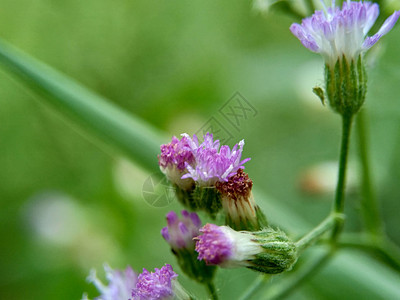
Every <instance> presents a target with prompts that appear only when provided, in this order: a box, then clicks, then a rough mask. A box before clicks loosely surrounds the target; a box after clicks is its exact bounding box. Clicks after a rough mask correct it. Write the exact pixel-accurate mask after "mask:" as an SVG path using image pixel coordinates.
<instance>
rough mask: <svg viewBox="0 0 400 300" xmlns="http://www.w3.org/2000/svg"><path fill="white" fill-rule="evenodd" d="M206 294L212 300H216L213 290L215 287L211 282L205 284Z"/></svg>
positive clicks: (215, 292) (215, 291)
mask: <svg viewBox="0 0 400 300" xmlns="http://www.w3.org/2000/svg"><path fill="white" fill-rule="evenodd" d="M206 287H207V290H208V293H209V294H210V297H211V299H212V300H218V295H217V290H216V289H215V285H214V283H213V282H207V284H206Z"/></svg>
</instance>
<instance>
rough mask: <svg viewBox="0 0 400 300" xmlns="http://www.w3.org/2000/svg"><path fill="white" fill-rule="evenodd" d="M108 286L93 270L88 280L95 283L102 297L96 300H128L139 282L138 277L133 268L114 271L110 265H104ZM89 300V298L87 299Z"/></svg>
mask: <svg viewBox="0 0 400 300" xmlns="http://www.w3.org/2000/svg"><path fill="white" fill-rule="evenodd" d="M104 271H105V272H106V278H107V280H108V285H107V286H106V285H104V284H103V283H102V282H101V281H100V280H99V279H98V278H97V276H96V271H95V270H92V271H91V272H90V275H89V276H88V278H87V280H88V281H89V282H91V283H93V284H94V285H95V286H96V288H97V289H98V291H99V292H100V293H101V295H100V296H98V297H97V298H95V299H96V300H128V299H130V297H131V293H132V289H133V288H134V287H135V285H136V282H137V275H136V274H135V272H134V271H133V270H132V268H131V267H129V266H128V267H127V268H126V269H125V271H119V270H113V269H111V268H110V266H109V265H107V264H105V265H104ZM86 299H87V298H86Z"/></svg>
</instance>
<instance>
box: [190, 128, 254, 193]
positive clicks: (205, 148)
mask: <svg viewBox="0 0 400 300" xmlns="http://www.w3.org/2000/svg"><path fill="white" fill-rule="evenodd" d="M184 137H187V139H188V140H189V141H190V142H189V146H190V147H191V149H192V152H193V156H194V160H195V163H194V164H193V165H190V164H189V163H186V169H187V171H188V173H187V174H185V175H183V176H182V179H184V178H193V180H195V181H197V182H198V183H199V184H200V185H201V186H213V185H214V184H215V182H217V181H227V180H228V178H229V177H230V176H232V175H234V174H235V173H236V171H237V170H238V169H244V166H243V164H244V163H246V162H247V161H249V160H250V158H246V159H244V160H241V157H242V152H243V146H244V140H242V141H240V142H239V144H236V145H235V146H234V147H233V148H232V150H231V149H230V148H229V146H226V145H224V146H221V147H220V143H219V140H215V141H214V140H213V135H212V134H211V133H207V134H206V135H205V136H204V141H203V143H201V144H199V142H198V139H197V137H196V135H194V136H193V139H191V138H190V137H189V136H188V135H186V134H185V135H184Z"/></svg>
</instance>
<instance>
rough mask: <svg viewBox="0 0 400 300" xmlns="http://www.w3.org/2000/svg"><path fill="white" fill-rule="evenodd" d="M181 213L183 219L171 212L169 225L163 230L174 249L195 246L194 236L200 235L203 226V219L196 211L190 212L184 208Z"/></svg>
mask: <svg viewBox="0 0 400 300" xmlns="http://www.w3.org/2000/svg"><path fill="white" fill-rule="evenodd" d="M181 213H182V216H183V219H182V220H179V218H178V216H177V214H176V213H175V212H173V211H171V212H169V213H168V214H167V223H168V226H167V227H164V228H163V229H162V230H161V234H162V236H163V237H164V239H165V240H166V241H167V242H168V244H170V245H171V248H172V249H174V250H178V249H182V248H192V247H194V244H195V242H194V241H193V238H194V237H196V236H198V235H199V229H200V227H201V220H200V218H199V216H198V215H197V214H196V213H194V212H192V213H189V212H188V211H186V210H182V212H181Z"/></svg>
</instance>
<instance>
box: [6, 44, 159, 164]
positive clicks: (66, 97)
mask: <svg viewBox="0 0 400 300" xmlns="http://www.w3.org/2000/svg"><path fill="white" fill-rule="evenodd" d="M0 62H1V63H2V64H3V65H4V66H6V67H7V68H8V69H9V70H10V71H11V72H12V73H13V74H15V75H17V76H18V77H19V78H20V79H22V80H23V81H24V82H25V83H26V84H28V85H29V86H30V87H31V88H32V89H33V90H35V91H36V92H39V93H40V94H41V95H42V96H43V97H42V98H41V100H43V101H45V102H46V103H47V104H49V105H50V106H52V107H53V108H55V109H56V110H57V111H58V112H60V113H61V114H62V115H66V116H68V117H69V119H72V120H73V121H74V122H76V123H78V124H79V125H80V127H81V128H82V129H83V130H84V131H87V132H89V133H91V134H92V135H94V136H95V137H97V138H98V139H99V140H100V141H102V142H105V143H106V144H107V145H110V146H112V147H113V148H114V149H116V150H119V151H122V152H123V153H124V154H125V155H127V156H128V157H130V158H131V159H132V160H134V161H135V162H136V163H138V164H139V165H141V166H142V167H145V168H146V169H149V170H156V168H157V159H156V157H157V153H158V150H159V145H160V141H161V140H162V135H161V133H160V132H158V131H157V130H156V129H154V128H152V126H150V125H149V124H147V123H145V122H143V121H142V120H140V119H139V118H137V117H134V116H133V115H129V114H128V113H126V112H124V111H123V110H122V109H120V108H118V107H117V106H115V105H113V104H112V103H111V102H109V101H107V100H105V99H104V98H102V97H101V96H99V95H96V94H95V93H93V92H91V91H90V90H88V89H87V88H85V87H83V86H82V85H80V84H79V83H77V82H76V81H74V80H72V79H70V78H68V77H67V76H65V75H63V74H61V73H60V72H58V71H56V70H54V69H52V68H50V67H48V66H47V65H45V64H43V63H41V62H39V61H37V60H35V59H34V58H32V57H30V56H28V55H27V54H24V53H22V52H20V51H19V50H17V49H15V48H14V47H12V46H11V45H9V44H7V43H6V42H4V41H2V40H0Z"/></svg>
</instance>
